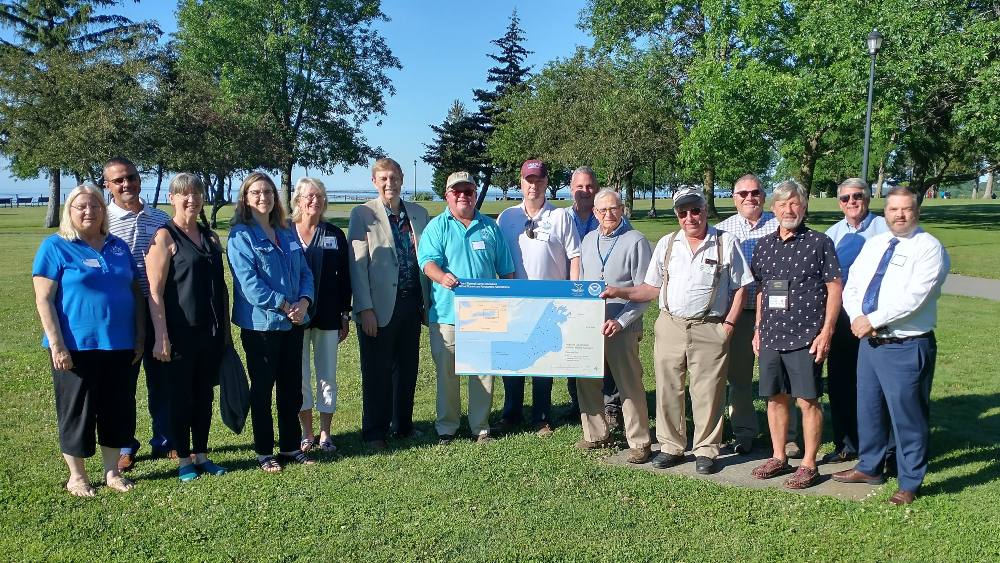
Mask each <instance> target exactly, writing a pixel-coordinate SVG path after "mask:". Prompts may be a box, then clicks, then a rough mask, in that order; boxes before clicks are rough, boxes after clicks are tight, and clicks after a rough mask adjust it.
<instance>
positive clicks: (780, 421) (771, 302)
mask: <svg viewBox="0 0 1000 563" xmlns="http://www.w3.org/2000/svg"><path fill="white" fill-rule="evenodd" d="M808 198H809V195H808V194H807V193H806V191H805V190H804V189H803V188H802V187H801V186H799V185H798V184H796V183H795V182H792V181H787V182H782V183H781V184H779V185H778V187H777V188H775V189H774V193H773V194H772V208H773V210H774V214H775V215H776V216H777V217H778V221H779V226H778V231H777V232H776V233H775V234H774V235H772V236H768V237H764V238H763V239H761V241H760V243H758V244H757V248H756V249H755V250H754V255H753V261H752V263H751V270H752V271H753V277H754V280H755V281H756V282H757V287H758V288H759V291H758V293H757V327H756V331H755V332H754V336H753V348H754V353H756V354H757V356H758V357H759V358H760V359H759V362H760V394H761V396H764V397H767V421H768V425H769V426H770V429H771V443H772V448H773V450H774V454H773V457H772V458H771V459H768V460H767V461H765V462H764V463H763V464H761V465H759V466H758V467H756V468H754V470H753V476H754V477H756V478H758V479H770V478H772V477H777V476H778V475H783V474H785V473H791V472H792V471H793V468H792V467H791V466H790V465H789V464H788V458H787V455H786V454H785V447H784V446H785V438H786V433H787V428H788V411H789V401H790V399H791V398H792V397H794V398H795V399H796V403H797V404H798V406H799V408H800V409H801V411H802V428H803V431H802V437H803V441H804V446H805V447H804V450H805V451H804V453H803V458H802V463H801V465H799V468H798V469H797V470H794V471H795V474H794V475H792V476H791V477H789V478H788V479H787V480H785V486H786V487H788V488H791V489H803V488H806V487H811V486H813V485H815V484H816V483H817V482H819V472H818V471H817V470H816V452H817V451H818V450H819V444H820V441H821V438H822V433H823V410H822V409H821V408H820V405H819V397H820V395H822V394H823V380H822V379H821V374H822V370H823V369H822V368H823V361H824V360H826V356H827V353H828V352H829V351H830V340H831V337H832V335H833V327H834V324H835V323H836V320H837V315H838V314H839V313H840V299H841V294H842V292H843V286H842V284H841V275H840V262H838V261H837V253H836V250H835V249H834V246H833V241H832V240H830V237H828V236H826V235H825V234H823V233H819V232H816V231H814V230H812V229H810V228H808V227H806V226H805V225H804V224H803V220H804V219H805V215H806V209H807V206H808V203H809V199H808Z"/></svg>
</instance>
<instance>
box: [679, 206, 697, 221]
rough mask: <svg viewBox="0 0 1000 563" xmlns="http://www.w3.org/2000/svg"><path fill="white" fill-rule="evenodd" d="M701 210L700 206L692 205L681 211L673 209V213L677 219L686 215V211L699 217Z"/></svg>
mask: <svg viewBox="0 0 1000 563" xmlns="http://www.w3.org/2000/svg"><path fill="white" fill-rule="evenodd" d="M701 211H702V209H701V208H700V207H692V208H691V209H682V210H681V211H675V213H677V218H678V219H683V218H685V217H687V216H688V213H690V214H691V216H692V217H700V216H701Z"/></svg>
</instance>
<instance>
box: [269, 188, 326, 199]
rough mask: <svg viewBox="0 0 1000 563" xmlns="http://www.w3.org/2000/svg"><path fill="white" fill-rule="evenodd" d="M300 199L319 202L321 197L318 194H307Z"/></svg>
mask: <svg viewBox="0 0 1000 563" xmlns="http://www.w3.org/2000/svg"><path fill="white" fill-rule="evenodd" d="M268 191H269V192H270V190H268ZM302 199H304V200H306V201H320V200H322V199H323V196H321V195H319V194H309V195H304V196H302Z"/></svg>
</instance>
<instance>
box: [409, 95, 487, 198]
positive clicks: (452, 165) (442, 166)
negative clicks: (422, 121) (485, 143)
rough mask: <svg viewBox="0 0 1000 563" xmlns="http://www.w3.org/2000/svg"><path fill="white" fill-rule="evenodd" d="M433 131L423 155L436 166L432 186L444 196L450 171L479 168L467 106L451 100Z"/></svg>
mask: <svg viewBox="0 0 1000 563" xmlns="http://www.w3.org/2000/svg"><path fill="white" fill-rule="evenodd" d="M431 130H433V131H434V134H435V139H434V141H432V142H431V143H430V144H425V145H424V147H426V148H427V152H426V153H424V156H423V157H422V158H423V161H424V162H426V163H427V164H430V165H431V166H433V167H434V175H433V176H432V178H431V187H432V188H433V189H434V193H436V194H437V195H438V196H439V197H441V198H442V199H443V198H444V190H445V180H447V178H448V175H449V174H451V173H452V172H456V171H459V170H466V171H468V172H471V173H473V174H476V173H477V172H478V171H479V169H478V163H477V161H476V160H475V158H474V154H473V152H474V151H473V147H474V145H475V143H476V142H477V141H476V130H475V129H474V128H473V125H472V121H471V116H470V115H469V113H468V111H466V109H465V105H464V104H463V103H462V102H460V101H459V100H455V101H454V102H452V104H451V108H449V109H448V115H447V116H446V117H445V119H444V121H443V122H442V123H441V125H431Z"/></svg>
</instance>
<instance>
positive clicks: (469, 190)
mask: <svg viewBox="0 0 1000 563" xmlns="http://www.w3.org/2000/svg"><path fill="white" fill-rule="evenodd" d="M449 191H450V192H451V193H453V194H455V197H458V196H460V195H464V196H471V195H473V194H475V193H476V190H475V189H474V188H466V189H463V190H456V189H454V188H452V189H451V190H449Z"/></svg>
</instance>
